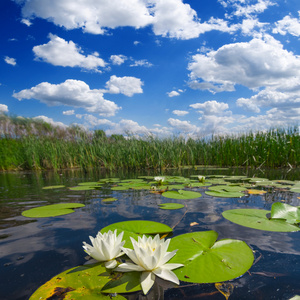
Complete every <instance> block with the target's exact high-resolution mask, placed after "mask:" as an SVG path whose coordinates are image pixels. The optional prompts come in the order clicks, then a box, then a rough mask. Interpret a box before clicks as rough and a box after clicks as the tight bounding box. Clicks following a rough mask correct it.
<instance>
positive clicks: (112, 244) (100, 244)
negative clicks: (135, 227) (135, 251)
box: [83, 229, 125, 269]
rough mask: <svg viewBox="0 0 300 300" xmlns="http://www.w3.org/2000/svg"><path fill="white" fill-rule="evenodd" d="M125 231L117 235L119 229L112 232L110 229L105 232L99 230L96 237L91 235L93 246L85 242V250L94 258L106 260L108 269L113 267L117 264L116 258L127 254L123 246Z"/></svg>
mask: <svg viewBox="0 0 300 300" xmlns="http://www.w3.org/2000/svg"><path fill="white" fill-rule="evenodd" d="M123 235H124V231H123V232H121V233H120V234H119V235H118V236H117V229H116V230H115V231H114V232H112V231H111V230H109V231H108V232H105V233H103V234H102V233H100V232H98V234H97V236H96V238H93V237H92V236H90V240H91V242H92V246H91V245H89V244H87V243H86V242H83V248H84V250H85V252H86V253H87V254H88V255H90V256H91V257H93V258H94V259H96V260H98V261H101V262H105V263H104V265H105V267H106V268H108V269H113V268H115V267H116V266H117V261H116V260H115V258H117V257H119V256H121V255H123V254H125V253H124V252H123V251H122V247H123V245H124V244H125V241H122V239H123Z"/></svg>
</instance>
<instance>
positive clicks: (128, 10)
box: [18, 0, 236, 40]
mask: <svg viewBox="0 0 300 300" xmlns="http://www.w3.org/2000/svg"><path fill="white" fill-rule="evenodd" d="M18 2H19V4H21V5H22V14H23V17H24V19H25V18H26V19H27V20H30V19H32V18H34V17H40V18H43V19H47V20H50V21H52V22H53V23H54V24H56V25H58V26H63V27H65V28H66V29H75V28H82V29H83V31H84V32H88V33H92V34H105V33H106V31H107V30H108V29H114V28H117V27H124V26H131V27H134V28H136V29H138V28H143V27H146V26H149V25H151V26H152V28H153V31H154V33H155V34H156V35H160V36H163V37H170V38H176V39H183V40H186V39H191V38H196V37H198V36H199V35H200V34H202V33H204V32H207V31H211V30H220V31H223V32H233V31H235V30H236V26H232V27H229V26H228V24H227V22H226V21H224V20H221V19H215V18H211V19H210V20H209V21H207V22H204V23H201V22H200V20H199V19H198V17H197V13H196V11H195V10H194V9H192V8H191V6H190V5H189V4H187V3H183V1H182V0H149V1H148V0H147V1H145V0H110V1H107V0H85V1H69V0H43V1H40V0H30V1H29V0H24V1H18Z"/></svg>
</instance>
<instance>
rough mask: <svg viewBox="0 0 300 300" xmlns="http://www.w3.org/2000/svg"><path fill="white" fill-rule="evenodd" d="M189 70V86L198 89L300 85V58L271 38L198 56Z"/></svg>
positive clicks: (215, 89) (234, 45) (213, 89)
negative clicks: (237, 85)
mask: <svg viewBox="0 0 300 300" xmlns="http://www.w3.org/2000/svg"><path fill="white" fill-rule="evenodd" d="M188 70H189V71H191V73H190V79H191V81H190V83H189V84H190V87H191V88H194V89H197V88H198V89H208V90H210V91H212V92H219V91H232V90H233V89H234V86H235V85H236V84H240V85H244V86H246V87H248V88H251V89H256V88H260V87H273V88H275V87H277V88H279V87H287V86H292V85H295V84H297V81H298V82H299V77H300V57H298V56H296V55H294V54H293V53H292V52H288V51H287V50H284V49H283V46H282V44H280V42H278V41H277V40H275V39H274V38H273V37H271V36H268V35H267V36H265V37H264V39H258V38H254V39H252V40H251V41H250V42H248V43H235V44H227V45H224V46H222V47H221V48H219V49H218V50H217V51H210V52H208V53H206V54H196V55H194V56H193V57H192V61H191V62H190V63H189V65H188ZM295 78H296V79H295Z"/></svg>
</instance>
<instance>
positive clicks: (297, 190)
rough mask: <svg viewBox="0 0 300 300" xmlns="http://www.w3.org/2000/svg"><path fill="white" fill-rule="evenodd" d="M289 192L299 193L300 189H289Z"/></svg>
mask: <svg viewBox="0 0 300 300" xmlns="http://www.w3.org/2000/svg"><path fill="white" fill-rule="evenodd" d="M290 191H291V192H293V193H300V187H299V188H291V189H290Z"/></svg>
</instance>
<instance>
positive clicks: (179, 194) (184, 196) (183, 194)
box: [162, 190, 202, 200]
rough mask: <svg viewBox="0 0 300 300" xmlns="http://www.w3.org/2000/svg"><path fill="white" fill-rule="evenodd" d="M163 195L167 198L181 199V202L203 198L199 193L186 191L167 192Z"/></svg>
mask: <svg viewBox="0 0 300 300" xmlns="http://www.w3.org/2000/svg"><path fill="white" fill-rule="evenodd" d="M162 195H163V196H164V197H166V198H171V199H179V200H188V199H196V198H199V197H201V196H202V195H201V194H200V193H198V192H192V191H185V190H178V191H167V192H165V193H162Z"/></svg>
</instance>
